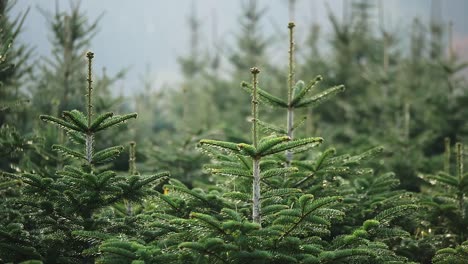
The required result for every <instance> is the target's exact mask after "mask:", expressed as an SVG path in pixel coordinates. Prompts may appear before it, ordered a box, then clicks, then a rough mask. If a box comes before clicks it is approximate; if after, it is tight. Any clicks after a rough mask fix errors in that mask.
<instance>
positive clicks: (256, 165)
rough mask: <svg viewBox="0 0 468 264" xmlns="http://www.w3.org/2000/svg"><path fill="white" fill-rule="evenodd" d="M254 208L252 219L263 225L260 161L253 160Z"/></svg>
mask: <svg viewBox="0 0 468 264" xmlns="http://www.w3.org/2000/svg"><path fill="white" fill-rule="evenodd" d="M252 192H253V198H252V201H253V208H252V219H253V222H254V223H258V224H260V225H261V224H262V218H261V205H260V159H254V160H253V186H252Z"/></svg>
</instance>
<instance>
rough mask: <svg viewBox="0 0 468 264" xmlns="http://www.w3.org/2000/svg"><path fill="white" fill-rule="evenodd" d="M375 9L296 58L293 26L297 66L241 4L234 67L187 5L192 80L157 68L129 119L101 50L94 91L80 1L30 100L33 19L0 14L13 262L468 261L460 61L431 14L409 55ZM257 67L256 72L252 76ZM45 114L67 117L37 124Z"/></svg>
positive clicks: (4, 242)
mask: <svg viewBox="0 0 468 264" xmlns="http://www.w3.org/2000/svg"><path fill="white" fill-rule="evenodd" d="M293 2H294V1H290V3H293ZM3 4H4V1H0V10H1V11H2V14H7V13H8V10H9V9H8V8H5V6H4V5H3ZM347 5H348V3H346V2H345V6H347ZM376 7H377V5H376V4H375V3H374V2H372V1H364V0H363V1H353V3H352V6H351V11H352V12H351V14H350V15H349V16H348V14H347V13H346V12H347V11H346V10H347V9H346V7H345V15H344V17H343V19H339V18H337V17H336V16H335V15H334V14H333V13H332V12H331V10H330V12H329V17H330V21H331V24H332V28H333V33H332V34H331V39H330V43H329V44H330V47H331V48H330V50H329V54H327V56H323V53H321V51H320V50H319V49H318V41H319V37H320V35H319V33H320V28H319V26H318V25H312V26H311V28H310V30H309V31H310V35H309V36H308V41H307V43H306V45H307V46H305V47H304V48H305V49H302V46H301V44H300V43H299V48H300V49H301V50H300V51H301V52H299V53H298V54H297V55H296V54H295V49H296V47H295V45H296V43H295V38H294V29H295V26H296V25H295V24H294V23H293V22H290V23H289V24H288V29H289V63H288V65H287V68H288V72H287V74H286V73H282V70H283V68H286V67H282V66H279V67H278V66H277V65H276V64H277V63H276V62H275V63H274V64H273V63H272V61H270V57H269V53H268V51H269V50H268V49H269V47H270V46H271V45H273V44H274V41H275V39H274V38H268V37H263V36H262V31H261V21H262V18H263V17H264V14H265V12H266V9H262V8H260V7H259V6H258V3H257V2H256V1H254V0H252V1H246V2H245V3H244V5H243V10H242V14H241V17H240V24H241V28H240V30H239V31H238V32H239V33H238V34H237V35H236V41H237V43H236V45H237V46H236V47H235V48H233V49H231V50H229V51H228V52H227V53H226V54H224V55H227V56H226V58H227V59H228V61H229V63H230V64H231V65H230V66H232V68H233V69H234V72H233V73H232V76H228V75H226V74H224V73H222V72H221V71H220V70H221V69H223V68H222V67H220V63H221V62H224V61H221V60H220V58H219V56H220V55H222V54H219V53H220V52H222V51H223V49H221V47H216V48H217V49H219V50H216V51H215V53H216V54H215V57H214V58H213V57H212V56H210V55H212V54H209V53H208V54H207V53H205V50H201V46H200V45H199V43H200V41H201V40H202V39H203V37H202V35H201V34H200V32H201V26H203V23H201V20H199V19H198V18H197V16H196V14H195V6H193V9H192V14H191V16H190V18H189V26H190V31H191V38H190V49H189V52H188V54H186V55H185V56H184V57H180V58H179V64H180V66H181V72H182V75H183V78H184V79H183V81H182V82H181V87H168V89H166V88H164V89H158V90H157V91H155V90H154V89H153V88H154V87H152V86H151V82H149V81H148V80H144V83H143V85H144V86H145V89H144V92H142V93H140V94H136V95H134V97H133V99H134V100H135V102H134V105H135V108H136V109H135V110H136V111H138V112H139V115H138V117H139V119H143V121H140V123H139V125H136V126H130V127H126V126H120V125H121V124H124V123H126V122H128V121H131V119H135V118H136V117H137V114H136V113H131V114H114V111H110V109H111V108H116V107H117V103H119V98H114V97H112V96H109V94H110V91H111V90H110V87H111V86H112V84H114V82H115V80H117V79H118V78H119V77H120V76H122V75H121V73H119V74H117V75H116V76H115V77H110V78H109V77H108V76H107V75H106V74H105V71H104V72H103V74H102V75H101V74H99V75H98V76H100V77H98V78H92V73H94V71H93V70H92V68H91V60H92V59H93V58H94V56H93V54H92V53H88V54H87V57H88V60H89V65H88V69H87V73H88V78H87V81H88V82H87V84H88V85H86V81H85V78H84V75H85V74H84V73H85V62H84V61H83V59H82V57H81V55H82V54H83V53H84V52H85V50H86V47H87V46H88V44H89V43H90V39H91V38H92V37H93V36H94V34H95V32H96V29H97V22H98V21H99V19H98V20H96V21H94V22H92V23H88V20H87V19H86V16H85V15H84V14H83V13H82V12H80V10H79V6H78V5H76V4H72V8H71V12H70V13H65V12H60V11H57V13H55V14H53V15H51V16H50V17H49V23H50V28H51V29H52V42H53V44H54V48H53V59H46V61H43V60H41V61H39V62H38V63H36V64H37V65H38V67H39V68H40V69H39V70H38V71H37V72H36V74H38V75H37V78H35V79H34V80H35V81H34V82H33V83H31V85H30V86H31V87H32V89H31V90H30V93H28V95H30V96H31V99H32V100H31V106H29V105H28V104H24V102H26V100H25V99H26V96H25V94H26V93H23V90H22V89H21V88H22V87H23V82H24V80H25V79H26V77H27V74H28V73H29V71H30V69H31V67H32V66H31V67H30V66H29V64H28V59H27V58H28V54H29V52H30V51H29V49H28V48H27V47H23V46H21V45H17V44H15V43H16V41H15V37H16V36H17V35H18V33H19V29H20V27H21V24H22V23H23V20H24V19H25V16H23V15H21V16H19V17H18V18H17V19H16V20H12V21H13V22H10V21H11V20H10V19H9V18H8V16H2V17H1V19H0V24H1V27H2V31H1V32H0V33H1V34H0V39H1V40H2V43H1V45H0V55H1V58H2V60H1V61H0V82H1V83H0V89H1V90H0V94H1V95H2V97H1V99H0V103H1V105H0V121H1V127H0V198H1V199H0V263H4V262H5V263H109V264H110V263H133V264H139V263H142V264H143V263H343V264H344V263H363V264H364V263H369V264H374V263H465V262H466V259H467V258H468V250H467V241H466V240H467V231H466V230H467V229H468V225H467V223H468V222H467V219H468V217H467V215H466V213H467V210H468V207H467V206H468V201H467V193H468V189H467V188H468V181H467V179H468V174H467V173H465V172H464V164H465V162H464V158H463V145H462V143H461V142H463V140H464V139H465V137H466V134H467V132H468V127H467V123H466V116H467V114H468V112H467V111H466V109H467V108H466V107H464V106H465V105H466V104H467V102H468V100H467V98H468V97H467V96H466V94H467V93H466V92H465V91H466V83H465V82H466V80H464V79H463V76H461V75H460V72H461V71H463V69H464V68H465V67H466V65H467V64H466V63H464V62H462V61H460V60H459V59H457V56H456V55H455V54H454V52H453V50H452V49H451V48H450V47H448V48H449V51H450V54H449V56H444V54H443V50H444V49H445V47H444V44H443V43H444V40H443V38H442V36H443V35H444V26H443V24H441V23H439V22H437V21H436V20H433V21H431V24H430V25H429V27H428V29H429V30H426V29H425V26H424V25H423V24H422V23H420V22H417V21H416V22H415V23H414V26H413V28H412V29H411V30H412V32H411V43H410V46H411V47H410V50H409V51H405V50H404V47H403V46H402V45H401V43H400V41H399V40H398V39H397V37H396V33H392V32H390V31H387V30H386V29H385V27H384V25H383V23H382V24H381V25H380V27H379V28H377V29H375V28H373V24H372V21H373V16H374V13H375V12H374V11H375V9H376ZM380 8H382V13H381V15H383V10H384V8H383V7H380ZM382 20H383V18H382ZM426 32H429V33H430V34H431V43H430V45H426V40H425V38H426V36H425V34H426ZM278 35H279V36H281V34H278ZM279 41H281V42H284V41H283V39H280V40H279ZM217 45H219V43H217ZM304 51H305V53H304ZM406 55H408V56H406ZM296 56H297V61H296ZM211 59H213V60H212V61H210V60H211ZM36 64H35V65H36ZM210 64H211V65H210ZM251 66H259V67H260V68H261V69H262V74H261V75H260V71H259V69H258V68H256V67H254V68H251V77H252V81H251V82H249V83H247V82H242V83H241V88H240V89H239V81H240V80H242V79H244V80H245V79H247V76H248V75H247V69H248V68H249V67H251ZM318 73H320V74H322V75H323V77H322V75H317V74H318ZM299 75H300V76H301V77H302V76H304V77H303V78H304V80H310V81H309V82H305V81H301V80H296V76H299ZM314 76H316V77H314ZM147 77H149V76H147ZM311 77H312V78H311ZM341 83H342V84H344V85H346V87H347V90H346V92H345V93H343V95H344V96H341V95H339V93H341V92H344V87H345V86H344V85H337V84H341ZM322 87H331V88H328V89H323V88H322ZM241 90H245V91H247V92H248V94H249V95H250V104H249V103H248V101H249V97H248V96H245V94H244V95H242V94H241V93H242V91H241ZM83 94H86V95H87V96H86V97H84V96H82V95H83ZM93 94H95V96H94V97H93V96H92V95H93ZM286 94H287V97H286V96H284V95H286ZM45 98H47V100H45ZM85 99H86V100H85ZM323 102H326V103H324V104H322V103H323ZM132 103H133V102H130V103H127V106H128V107H127V108H130V105H132ZM264 105H268V106H270V107H268V108H267V107H263V106H264ZM38 112H40V113H43V115H41V116H40V120H42V121H44V122H47V123H51V124H53V125H55V126H45V125H44V123H42V122H40V124H39V125H36V119H37V118H35V119H34V120H35V121H31V120H32V119H31V117H32V115H34V116H35V117H36V115H37V113H38ZM101 113H102V114H101ZM284 117H287V118H286V120H284V119H285V118H284ZM16 120H19V121H20V122H18V124H16V126H13V122H12V121H16ZM246 120H248V121H249V122H245V121H246ZM23 121H24V122H23ZM285 121H286V122H285ZM23 123H24V124H23ZM148 124H149V125H148ZM248 124H250V132H251V133H250V134H249V133H248V132H249V128H248V127H247V125H248ZM118 126H119V129H120V131H121V132H124V133H117V132H116V128H117V127H118ZM33 127H35V128H37V131H35V132H34V133H32V132H31V131H30V130H31V128H33ZM57 127H58V129H57ZM111 128H113V130H111ZM127 128H128V129H127ZM122 134H123V136H121V135H122ZM125 135H128V137H133V138H135V139H136V140H137V143H135V142H132V143H130V148H129V151H128V156H127V155H126V153H127V151H126V148H125V147H124V146H121V144H122V143H123V142H126V141H127V138H126V137H125ZM249 135H250V137H249ZM204 138H210V139H204ZM443 138H446V139H445V152H444V151H443V147H442V144H440V143H441V141H442V139H443ZM451 140H456V141H459V142H460V143H457V144H456V145H455V146H454V147H453V146H451V144H450V141H451ZM137 144H138V146H139V147H138V149H137V148H136V145H137ZM332 146H333V147H332ZM375 146H378V147H375ZM381 146H382V147H381ZM454 149H455V150H454ZM122 154H123V155H122ZM453 154H455V157H456V158H455V159H453V156H454V155H453ZM127 158H128V163H127V162H126V159H127ZM453 160H455V162H452V161H453ZM137 161H138V163H137ZM452 163H453V164H452ZM453 165H455V166H453ZM137 167H138V169H137ZM127 168H128V172H127V171H125V170H127ZM441 168H443V170H441V171H439V172H436V171H437V170H440V169H441ZM160 169H164V170H167V171H170V172H171V175H172V177H171V178H169V173H168V172H160V173H158V172H155V171H157V170H160ZM140 171H142V172H143V171H152V172H153V173H150V174H148V175H142V174H140Z"/></svg>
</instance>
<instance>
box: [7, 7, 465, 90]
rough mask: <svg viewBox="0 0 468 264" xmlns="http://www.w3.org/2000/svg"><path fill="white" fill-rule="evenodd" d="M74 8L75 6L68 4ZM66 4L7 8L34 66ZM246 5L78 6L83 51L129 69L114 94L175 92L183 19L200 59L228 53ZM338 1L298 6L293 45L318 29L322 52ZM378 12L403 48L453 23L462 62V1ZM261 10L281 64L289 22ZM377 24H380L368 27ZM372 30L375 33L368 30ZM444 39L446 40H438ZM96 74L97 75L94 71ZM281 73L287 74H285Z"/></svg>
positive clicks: (277, 11) (184, 44) (274, 10)
mask: <svg viewBox="0 0 468 264" xmlns="http://www.w3.org/2000/svg"><path fill="white" fill-rule="evenodd" d="M71 2H73V3H75V4H76V3H77V2H76V1H71ZM71 2H70V1H55V0H44V1H34V0H21V1H18V2H17V4H16V5H15V6H14V10H13V13H17V14H19V13H24V12H25V11H26V10H27V9H28V8H29V14H28V16H27V18H26V21H25V24H24V26H23V32H22V34H20V37H19V41H20V42H23V43H27V44H29V45H30V46H32V47H34V49H35V53H36V54H38V55H37V56H36V57H35V58H34V59H41V58H42V57H45V56H50V54H51V49H52V45H51V44H50V42H49V38H50V37H51V33H50V32H51V31H50V29H49V28H48V24H47V19H46V17H45V15H44V14H47V13H49V14H50V15H53V14H54V13H55V10H59V11H63V10H69V9H70V7H71ZM245 2H246V1H228V0H222V1H220V0H199V1H194V0H173V1H163V0H158V1H152V0H140V1H124V0H100V1H92V0H82V1H80V2H78V3H79V4H80V8H81V10H82V11H83V12H84V13H85V14H87V16H88V18H89V20H90V21H94V20H95V19H100V21H99V31H98V34H97V35H96V36H95V37H94V38H93V39H92V42H91V46H90V47H89V50H92V51H93V52H95V54H96V60H95V69H96V70H98V69H102V68H104V67H105V68H106V71H107V72H108V73H109V74H110V75H113V74H115V73H117V72H118V71H120V70H122V69H124V68H128V71H127V73H126V75H125V77H124V78H123V79H122V80H121V81H119V83H118V85H117V89H119V90H118V91H115V92H117V93H123V94H129V93H130V92H131V91H140V90H141V89H142V86H143V85H142V81H141V80H142V78H146V79H147V80H148V79H149V80H151V81H152V83H153V87H152V89H158V88H159V87H161V86H162V85H178V80H180V79H181V78H180V69H179V65H178V63H177V57H178V56H183V55H186V54H188V53H189V51H190V44H189V43H190V41H189V38H190V29H189V27H188V16H189V15H190V14H191V12H195V13H196V15H197V17H198V18H199V19H200V21H201V27H200V33H201V39H200V49H201V52H206V53H212V51H214V50H215V49H219V50H220V54H222V55H223V54H225V52H226V51H227V52H229V50H230V49H231V48H233V47H234V46H235V43H233V41H234V39H235V34H236V33H237V32H236V30H238V28H239V27H238V25H237V24H238V18H239V16H240V13H241V5H243V4H245ZM343 2H344V1H343V0H328V1H327V0H297V1H296V6H295V12H294V16H295V19H294V20H295V22H296V29H297V33H296V36H297V44H298V49H299V51H300V47H301V44H302V43H303V42H304V41H305V39H306V38H307V36H308V32H309V28H310V26H311V25H312V24H313V23H318V24H319V25H320V26H321V30H322V39H321V48H322V50H323V51H324V52H325V53H326V50H327V45H328V39H329V35H330V34H329V33H330V32H331V25H330V22H329V19H328V11H327V10H328V9H327V5H328V6H329V9H330V10H331V11H332V12H334V13H335V14H336V15H337V16H338V17H340V18H341V19H342V17H343V15H342V14H343ZM374 2H375V4H376V5H379V4H381V5H382V7H383V8H380V9H379V8H376V9H375V10H376V12H375V16H374V17H373V18H372V19H374V20H378V19H379V15H380V14H379V12H382V9H383V10H384V16H383V17H384V19H383V20H384V21H383V24H384V27H385V28H386V30H389V31H391V32H396V33H397V35H398V36H401V38H400V39H401V40H402V43H403V45H404V44H408V42H409V38H408V37H405V36H409V33H410V32H409V31H410V30H411V23H412V21H413V19H414V18H418V19H420V20H421V21H422V22H423V23H425V24H428V22H429V21H430V19H431V13H432V17H433V18H435V19H439V20H441V21H442V22H444V23H446V24H448V22H449V21H452V22H453V25H454V26H453V46H454V48H455V50H456V53H457V54H458V55H459V56H460V57H461V58H462V59H468V18H467V17H466V11H467V10H468V1H466V0H448V1H435V4H436V6H435V8H432V9H431V3H432V2H433V1H430V0H412V1H407V0H393V1H374ZM258 4H259V6H260V7H262V8H265V10H266V15H265V16H264V19H263V21H262V22H261V24H262V29H263V35H264V36H267V37H272V39H273V40H274V44H273V45H272V47H271V48H270V50H269V55H270V56H271V59H272V61H283V60H285V59H286V57H287V45H288V43H287V41H286V38H287V27H286V25H287V23H288V22H289V12H288V1H287V0H274V1H272V0H260V1H258ZM375 22H376V23H375V24H376V25H378V23H379V21H375ZM375 30H377V28H376V29H375ZM445 38H446V39H447V36H445ZM221 69H223V70H224V72H227V74H228V73H229V65H228V63H226V61H224V62H223V61H222V64H221ZM97 73H98V74H99V71H98V72H97ZM285 74H286V72H285Z"/></svg>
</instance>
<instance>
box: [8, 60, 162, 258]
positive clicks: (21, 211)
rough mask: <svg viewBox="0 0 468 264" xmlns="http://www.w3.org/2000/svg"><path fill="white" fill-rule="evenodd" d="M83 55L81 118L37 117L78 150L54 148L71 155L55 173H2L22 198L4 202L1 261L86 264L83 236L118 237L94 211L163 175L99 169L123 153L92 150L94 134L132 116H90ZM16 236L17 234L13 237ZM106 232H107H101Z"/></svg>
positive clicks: (134, 196) (91, 251)
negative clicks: (17, 185)
mask: <svg viewBox="0 0 468 264" xmlns="http://www.w3.org/2000/svg"><path fill="white" fill-rule="evenodd" d="M93 57H94V55H93V53H91V52H88V53H87V58H88V78H87V83H88V87H87V93H86V101H87V103H86V114H84V113H82V112H80V111H78V110H72V111H64V112H63V114H62V118H57V117H53V116H49V115H42V116H41V120H43V121H46V122H50V123H52V124H55V125H58V126H59V127H60V128H62V129H64V130H65V131H66V132H67V136H68V137H69V138H70V139H71V140H72V141H73V142H74V143H75V144H76V146H77V147H79V148H78V149H76V148H70V147H66V146H63V145H54V146H53V149H54V150H55V151H58V152H61V153H63V155H66V156H69V157H71V160H73V162H70V163H69V164H68V165H66V166H64V167H63V168H62V169H60V170H58V171H57V172H56V173H55V174H49V175H47V174H39V173H37V172H35V171H31V172H24V173H20V174H18V175H16V174H7V175H6V176H7V177H10V178H12V179H15V180H20V181H21V182H23V183H24V187H23V188H22V189H21V191H22V196H21V197H18V198H17V199H15V200H11V201H9V204H10V206H11V208H12V209H13V210H17V211H18V213H17V215H16V216H17V217H16V218H6V219H5V220H4V221H7V222H8V221H11V222H10V223H6V224H5V225H4V227H5V228H6V230H2V232H1V238H0V239H1V243H0V245H1V246H2V248H3V250H2V251H1V252H4V254H5V256H2V257H3V258H5V259H6V261H13V262H18V261H21V260H27V259H38V260H41V261H44V262H46V263H75V262H77V261H81V262H83V263H92V262H93V259H94V256H95V253H96V249H95V247H94V245H93V240H92V239H87V235H90V234H92V235H94V236H98V237H101V236H106V235H109V234H112V233H120V232H121V231H120V230H119V228H118V226H120V224H118V222H116V221H113V219H109V218H108V217H106V216H101V215H100V212H101V211H102V210H103V209H105V208H106V207H108V206H111V205H113V204H115V203H117V202H119V201H122V200H124V199H125V200H127V201H139V200H141V199H142V198H143V197H144V196H145V195H147V194H148V193H149V192H151V188H150V187H151V186H153V185H154V183H157V182H158V181H160V180H162V179H164V177H165V176H167V173H159V174H155V175H152V176H148V177H144V176H139V175H131V176H126V177H124V176H118V175H117V174H116V173H115V172H113V171H111V170H107V169H105V168H100V167H99V166H100V165H103V164H106V163H109V161H111V160H113V159H115V158H116V157H117V156H118V155H119V154H120V152H121V151H122V150H123V147H122V146H114V147H109V148H106V149H103V150H99V151H97V150H96V149H95V143H96V142H95V140H96V134H99V133H100V132H102V131H104V130H106V129H108V128H110V127H114V126H117V125H119V124H122V123H124V122H126V121H127V120H129V119H132V118H136V116H137V115H136V114H135V113H133V114H127V115H121V116H119V115H114V114H113V113H111V112H108V113H104V114H101V115H98V116H96V117H95V116H94V110H93V109H94V106H93V79H92V75H91V74H92V69H91V61H92V59H93ZM18 232H22V233H20V234H22V235H21V236H18V235H17V233H18ZM106 233H107V234H106Z"/></svg>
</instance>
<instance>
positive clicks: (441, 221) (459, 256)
mask: <svg viewBox="0 0 468 264" xmlns="http://www.w3.org/2000/svg"><path fill="white" fill-rule="evenodd" d="M451 147H452V146H451V144H450V139H449V138H446V139H445V155H444V169H443V170H441V171H439V172H438V173H437V174H427V175H423V178H424V179H425V180H426V181H427V182H428V183H429V184H430V185H431V187H430V188H427V189H425V192H424V194H425V199H424V202H425V204H426V206H427V207H428V210H429V212H428V218H427V220H428V221H429V224H428V226H427V227H426V230H425V231H426V234H425V235H424V237H423V239H424V240H429V241H431V242H432V244H431V245H432V247H431V251H430V252H428V255H430V256H432V255H433V254H434V253H435V256H434V258H433V259H432V261H433V262H434V263H463V261H464V260H465V259H466V257H467V256H468V251H467V247H466V244H467V241H468V237H467V231H466V230H468V220H467V218H468V217H467V215H466V214H467V211H468V205H467V201H468V199H467V194H468V174H467V173H466V172H465V171H464V153H463V144H462V143H456V144H455V151H452V148H451ZM453 152H455V153H456V163H455V165H456V166H455V170H453V169H452V166H451V163H452V162H451V154H452V153H453ZM435 251H436V252H435Z"/></svg>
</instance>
